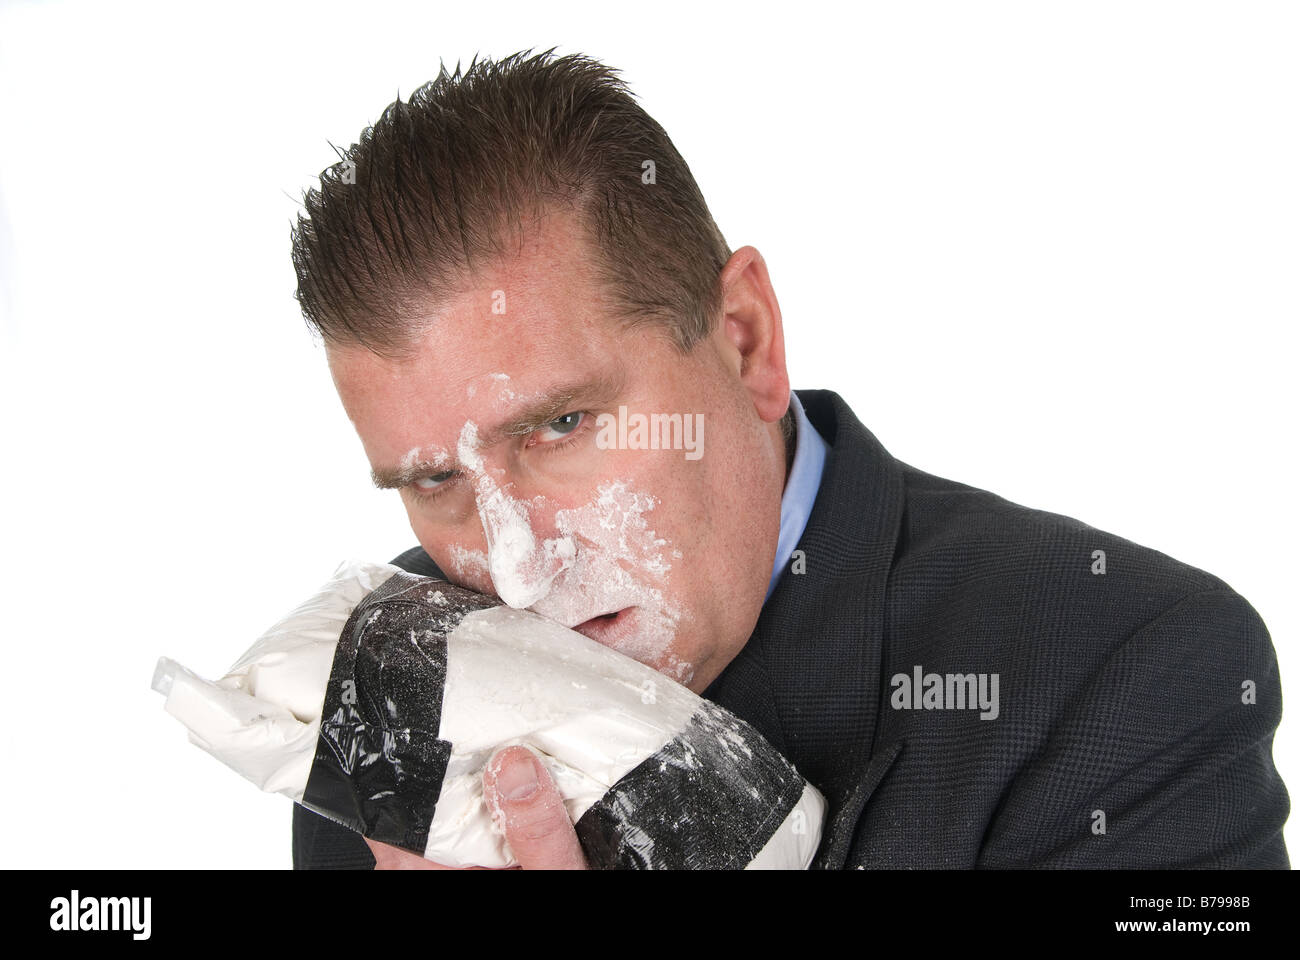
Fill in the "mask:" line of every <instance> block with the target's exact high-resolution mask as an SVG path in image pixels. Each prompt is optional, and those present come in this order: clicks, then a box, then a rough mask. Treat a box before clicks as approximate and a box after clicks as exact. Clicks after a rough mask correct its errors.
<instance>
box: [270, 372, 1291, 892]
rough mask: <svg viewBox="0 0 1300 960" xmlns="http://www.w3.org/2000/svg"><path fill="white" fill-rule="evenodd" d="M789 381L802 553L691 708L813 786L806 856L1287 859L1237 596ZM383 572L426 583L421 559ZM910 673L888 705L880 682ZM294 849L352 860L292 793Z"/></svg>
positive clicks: (1254, 863) (1282, 791) (1266, 677)
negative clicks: (906, 686)
mask: <svg viewBox="0 0 1300 960" xmlns="http://www.w3.org/2000/svg"><path fill="white" fill-rule="evenodd" d="M798 393H799V398H800V400H802V401H803V404H804V407H805V410H806V412H807V414H808V417H809V419H810V420H811V421H812V423H813V424H814V426H816V428H817V430H818V431H819V432H820V433H821V434H822V436H823V437H825V439H826V441H827V442H828V443H829V444H830V448H831V450H830V455H829V457H828V459H827V461H826V468H825V473H824V475H823V478H822V484H821V488H820V490H819V492H818V495H817V501H816V504H815V505H814V508H813V512H812V515H811V517H810V518H809V521H808V526H807V529H806V530H805V532H804V535H803V539H802V540H801V541H800V544H799V548H798V549H799V550H800V551H802V556H801V557H800V562H799V564H798V565H797V566H793V567H791V568H788V569H787V570H786V571H785V573H784V574H783V575H782V578H781V580H780V582H779V584H778V585H777V588H776V590H775V592H774V593H773V594H772V596H771V598H770V599H769V600H768V602H767V604H766V605H765V606H764V608H763V611H762V615H761V616H760V617H759V620H758V624H757V626H756V628H755V630H754V633H753V636H751V637H750V639H749V641H748V643H747V644H746V645H745V647H744V648H743V649H742V650H741V652H740V653H739V655H738V656H737V657H736V659H735V660H733V661H732V662H731V663H730V664H729V665H728V666H727V668H726V669H725V670H724V671H723V672H722V674H721V675H720V676H719V677H718V678H717V680H715V681H714V683H713V684H712V685H711V686H710V687H709V688H708V690H706V691H705V693H704V695H705V697H707V698H708V699H710V700H713V701H715V702H717V703H719V704H721V705H722V706H724V707H726V708H727V709H729V710H731V711H732V712H733V713H735V714H737V715H738V716H740V717H742V718H743V719H745V720H747V721H748V722H749V723H750V724H752V725H753V726H754V727H756V728H757V729H758V731H759V732H760V733H762V734H763V736H765V737H766V738H767V739H768V740H769V741H770V742H771V743H772V744H773V745H774V746H776V747H777V748H778V749H779V750H781V751H782V752H783V753H784V754H785V756H786V757H788V758H789V759H790V760H791V761H792V762H793V763H794V764H795V766H796V767H797V768H798V769H799V771H800V772H801V773H802V774H803V775H804V776H805V777H806V778H807V779H808V780H810V781H811V782H812V783H814V784H815V785H816V786H817V787H818V788H820V789H821V791H822V792H823V793H824V794H825V795H826V798H827V800H828V801H829V804H830V811H829V818H828V820H827V823H826V827H825V833H824V837H823V841H822V846H821V848H820V850H819V851H818V856H817V861H816V863H815V866H819V867H824V868H831V869H838V868H845V867H867V868H876V867H909V868H912V867H921V868H936V867H937V868H974V867H979V868H999V867H1067V868H1068V867H1121V868H1167V867H1177V868H1184V867H1275V868H1284V869H1285V868H1288V867H1289V862H1288V859H1287V852H1286V847H1285V845H1284V843H1283V839H1282V824H1283V823H1284V822H1285V821H1286V818H1287V814H1288V812H1289V809H1290V801H1289V798H1288V796H1287V792H1286V788H1285V787H1284V785H1283V783H1282V780H1281V778H1280V777H1279V776H1278V773H1277V770H1276V769H1275V767H1274V765H1273V759H1272V743H1273V734H1274V731H1275V730H1276V728H1277V724H1278V721H1279V719H1280V718H1281V713H1282V695H1281V686H1280V683H1279V678H1278V668H1277V659H1276V655H1275V654H1274V651H1273V646H1272V642H1271V640H1270V638H1269V635H1268V631H1267V630H1266V628H1265V626H1264V624H1263V622H1262V621H1261V619H1260V617H1259V615H1258V614H1257V613H1256V612H1255V610H1254V609H1253V608H1252V607H1251V606H1250V604H1249V603H1247V602H1246V601H1245V600H1244V599H1242V597H1240V596H1238V595H1237V593H1236V592H1234V591H1233V590H1232V588H1230V587H1229V586H1228V585H1227V584H1226V583H1224V582H1223V581H1222V580H1220V579H1218V578H1217V577H1215V576H1212V575H1211V574H1208V573H1205V572H1204V571H1201V570H1197V569H1195V568H1193V567H1190V566H1188V565H1186V564H1184V563H1180V562H1178V561H1177V560H1174V559H1172V558H1170V557H1168V556H1165V555H1164V554H1162V553H1159V552H1157V551H1155V550H1152V549H1149V548H1147V547H1142V546H1139V545H1138V544H1135V543H1131V542H1130V541H1128V540H1124V539H1122V538H1120V537H1117V536H1114V535H1112V534H1108V533H1104V532H1102V531H1101V530H1097V529H1094V528H1093V527H1090V526H1088V525H1086V524H1084V523H1080V522H1079V521H1077V520H1072V519H1070V518H1069V517H1064V516H1059V515H1056V514H1052V513H1046V512H1043V511H1040V510H1033V509H1030V508H1028V507H1023V506H1020V505H1018V504H1014V503H1011V502H1009V501H1007V500H1004V499H1002V498H1001V497H998V496H996V495H994V494H992V493H988V492H986V491H983V490H977V489H975V488H973V487H969V486H966V485H965V484H961V483H955V482H953V481H951V480H944V479H941V478H939V477H935V476H931V475H929V474H926V473H923V472H921V471H920V470H917V469H915V468H913V467H910V466H908V465H907V464H904V463H900V462H898V461H896V460H895V459H894V458H893V457H891V456H890V455H889V453H888V452H887V451H886V450H885V449H884V448H883V447H882V446H881V445H880V443H879V442H878V441H877V440H876V438H875V437H874V436H872V434H871V433H870V432H869V431H868V430H867V429H866V428H865V427H864V426H863V425H862V424H861V423H860V422H859V421H858V419H857V418H856V417H855V416H854V415H853V412H852V411H851V410H850V409H849V408H848V406H847V405H846V404H845V403H844V401H843V400H842V399H841V398H840V397H839V396H838V395H837V394H835V393H832V392H830V391H826V390H800V391H798ZM1095 551H1104V573H1103V572H1101V570H1102V569H1103V568H1102V567H1101V564H1100V560H1101V558H1100V557H1099V556H1098V555H1097V554H1096V553H1095ZM393 562H394V563H395V564H397V565H398V566H401V567H403V568H405V569H408V570H411V571H412V572H416V573H426V574H429V575H433V576H439V575H440V574H439V572H438V570H437V568H436V567H435V566H433V564H432V563H431V561H430V560H429V558H428V556H427V555H426V554H425V553H424V551H423V550H422V549H420V548H419V547H417V548H415V549H413V550H409V551H407V552H406V553H404V554H402V555H401V556H400V557H397V558H396V559H395V560H394V561H393ZM798 570H802V572H796V571H798ZM918 668H919V669H918ZM931 673H933V674H938V675H939V676H940V677H942V678H944V680H943V683H942V686H941V687H940V688H939V689H938V690H937V691H936V690H934V689H933V688H934V684H933V683H931V682H930V681H928V680H923V681H922V684H921V686H922V687H925V686H927V685H929V686H930V687H931V688H932V697H931V699H930V701H929V702H930V704H931V707H930V708H926V707H925V706H924V701H922V700H921V698H920V696H919V694H920V691H919V690H918V691H917V693H918V697H917V700H916V704H917V705H918V706H920V708H919V709H916V708H911V707H912V704H911V703H909V702H908V701H907V700H905V699H904V698H903V695H902V694H903V685H902V683H901V682H899V681H898V680H897V679H896V678H897V677H899V676H906V677H908V678H909V680H911V679H912V678H914V677H916V676H917V675H918V674H919V675H921V676H924V675H927V674H931ZM949 674H951V675H953V677H955V678H959V679H957V680H955V681H954V682H952V683H949V682H948V680H947V679H946V678H947V677H948V675H949ZM970 674H974V675H976V677H978V675H980V674H984V675H985V676H986V678H987V679H988V680H989V681H990V683H991V677H992V675H993V674H996V675H997V678H998V688H997V689H998V710H997V716H996V717H991V716H990V717H989V718H988V719H981V712H983V713H987V714H991V713H992V711H991V710H985V711H981V710H980V709H979V708H978V707H976V708H974V709H972V708H971V707H970V706H969V705H967V704H962V703H961V701H960V700H959V699H958V697H957V694H959V693H964V692H966V690H968V689H971V688H968V687H966V686H965V683H966V681H963V680H962V679H960V678H964V677H966V676H967V675H970ZM991 689H992V688H991V686H987V685H986V687H985V690H986V691H987V692H991ZM1252 689H1253V696H1252V695H1251V691H1252ZM1252 700H1253V702H1250V701H1252ZM293 853H294V866H295V868H319V867H353V868H369V867H372V866H373V862H374V861H373V859H372V858H371V856H370V853H369V851H368V850H367V848H366V846H365V844H364V843H363V842H362V841H361V839H360V836H359V835H357V834H355V833H352V832H351V831H349V830H346V829H344V828H342V827H339V826H337V825H335V824H333V823H332V822H330V821H328V820H325V819H324V818H322V817H319V816H317V815H316V814H313V813H311V812H309V811H307V810H305V809H304V808H302V807H300V806H298V805H296V804H295V805H294V832H293Z"/></svg>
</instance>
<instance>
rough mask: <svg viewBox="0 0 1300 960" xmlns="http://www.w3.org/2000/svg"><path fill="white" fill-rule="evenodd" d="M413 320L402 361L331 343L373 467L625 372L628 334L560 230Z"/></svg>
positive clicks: (336, 373) (341, 386) (572, 241)
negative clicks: (533, 400) (417, 330)
mask: <svg viewBox="0 0 1300 960" xmlns="http://www.w3.org/2000/svg"><path fill="white" fill-rule="evenodd" d="M416 323H417V324H419V325H421V326H424V327H425V332H424V333H423V334H422V335H421V338H420V341H419V342H418V344H417V348H416V350H415V351H414V352H413V355H412V356H411V357H410V358H409V359H405V360H403V361H400V362H397V361H391V360H386V359H384V358H382V357H379V356H376V355H375V354H373V353H371V352H370V351H368V350H366V349H364V348H361V347H353V346H330V347H329V348H328V349H327V356H328V359H329V365H330V372H331V374H332V375H333V377H334V382H335V386H336V387H337V388H338V391H339V396H340V398H341V399H342V401H343V405H344V407H345V409H346V410H347V413H348V416H349V417H350V418H351V420H352V422H353V424H354V426H355V427H356V428H357V432H358V434H359V435H360V436H361V440H362V443H363V445H364V446H365V447H366V452H367V455H368V456H369V457H370V460H371V463H372V464H380V463H387V462H390V461H392V460H394V459H395V458H400V457H402V456H404V455H405V454H406V453H407V452H408V451H410V450H411V449H412V448H414V447H423V446H426V445H441V446H444V447H449V448H450V449H453V450H454V448H455V443H456V439H457V437H458V435H459V433H460V430H461V428H462V427H463V426H464V424H465V423H466V422H467V421H474V422H475V423H476V424H480V425H483V426H489V425H491V424H492V423H493V422H494V421H496V420H500V419H504V418H507V417H508V415H509V413H510V412H511V409H512V408H513V407H514V406H516V405H519V404H522V403H524V402H526V401H527V400H528V399H529V398H530V397H533V396H536V395H538V394H542V393H545V392H547V391H549V390H552V389H554V388H555V387H556V386H558V385H561V384H571V383H576V382H580V381H582V380H583V379H586V378H594V377H601V376H605V377H608V376H609V374H610V373H611V372H613V371H616V370H618V369H620V368H621V367H622V365H623V363H624V362H625V359H624V357H623V353H624V352H625V351H624V345H625V341H626V340H627V338H628V333H626V332H624V331H623V330H622V329H621V325H620V324H618V322H617V321H616V320H614V319H612V317H611V310H610V306H609V303H608V300H607V299H606V297H605V296H604V294H603V292H602V291H601V290H600V289H598V286H597V284H596V283H595V282H594V281H593V279H592V273H591V270H590V265H589V263H588V262H587V261H586V259H585V256H584V252H583V248H582V245H581V243H580V242H578V241H577V239H576V238H574V237H572V236H566V234H565V232H564V231H563V230H552V231H550V232H548V233H543V234H541V235H539V236H538V237H535V238H534V239H533V240H531V241H530V242H529V243H528V244H526V245H525V246H524V247H523V248H522V249H521V251H520V253H519V255H518V256H516V257H513V258H511V259H510V260H508V261H504V262H501V263H498V264H494V265H492V266H491V267H488V268H485V269H484V270H482V271H480V272H479V273H477V274H475V275H473V276H472V277H470V278H469V279H468V280H467V281H466V282H464V283H463V284H462V285H461V287H460V289H459V291H458V292H457V294H456V295H455V296H453V297H452V298H450V299H449V300H447V301H446V302H444V303H441V304H439V305H438V306H437V307H436V308H435V309H434V310H432V311H431V312H430V314H429V315H428V316H427V317H423V318H420V319H419V320H418V321H416Z"/></svg>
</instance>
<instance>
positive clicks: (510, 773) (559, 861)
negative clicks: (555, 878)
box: [483, 746, 587, 870]
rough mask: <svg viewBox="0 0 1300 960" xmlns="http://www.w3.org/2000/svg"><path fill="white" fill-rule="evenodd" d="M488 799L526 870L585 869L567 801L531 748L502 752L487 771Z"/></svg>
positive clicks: (585, 861) (485, 774) (494, 757)
mask: <svg viewBox="0 0 1300 960" xmlns="http://www.w3.org/2000/svg"><path fill="white" fill-rule="evenodd" d="M483 796H484V798H485V799H486V800H487V803H488V809H489V810H491V811H492V816H493V819H494V820H497V821H498V822H500V823H501V824H502V826H503V827H504V828H505V832H506V842H507V843H509V844H510V849H511V850H512V851H513V852H514V855H515V859H517V860H518V861H519V865H520V866H521V867H523V868H524V869H525V870H585V869H587V860H586V857H585V856H583V853H582V846H581V844H579V843H578V834H577V832H576V831H575V830H574V829H573V822H572V821H571V820H570V819H569V812H568V811H567V810H566V809H565V808H564V799H563V798H562V797H561V796H560V791H559V790H558V789H556V786H555V783H554V782H553V781H552V780H551V777H550V774H548V773H547V772H546V768H545V767H543V766H542V763H541V761H540V760H538V759H537V758H536V757H534V756H533V753H532V751H531V750H529V749H528V748H527V747H522V746H512V747H506V748H505V749H504V750H499V751H497V753H496V754H495V755H494V756H493V757H492V759H491V760H490V761H489V762H488V765H487V768H486V769H485V770H484V771H483Z"/></svg>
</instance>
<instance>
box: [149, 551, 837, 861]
mask: <svg viewBox="0 0 1300 960" xmlns="http://www.w3.org/2000/svg"><path fill="white" fill-rule="evenodd" d="M153 687H154V689H155V690H157V691H159V692H160V693H163V694H164V695H166V697H167V703H166V709H167V711H168V712H169V713H171V714H172V715H173V716H175V717H177V719H179V720H180V721H181V722H182V723H184V724H185V726H186V727H188V728H189V730H190V739H191V741H192V742H194V743H195V744H197V745H198V746H200V747H201V748H203V749H204V750H206V751H208V752H209V753H211V754H212V755H213V756H215V757H217V758H218V759H220V760H222V761H223V762H224V763H226V764H227V765H228V766H230V767H231V768H232V769H234V770H236V771H237V772H238V773H240V774H241V775H243V776H244V777H246V778H247V779H249V780H251V781H252V782H253V783H255V784H257V786H258V787H259V788H261V789H262V790H266V791H268V792H275V793H282V794H285V795H286V796H288V797H290V798H291V799H293V800H294V801H296V802H298V803H302V804H303V805H304V806H306V807H308V808H309V809H312V810H314V811H316V812H317V813H320V814H322V815H324V816H327V817H329V818H330V819H333V820H336V821H337V822H339V823H342V824H344V825H345V826H347V827H349V828H350V829H353V830H356V831H358V832H360V833H362V834H363V835H364V836H367V837H370V838H372V839H375V840H380V841H382V842H385V843H390V844H393V845H395V846H399V847H403V848H405V849H407V850H411V851H414V852H416V853H419V854H421V855H422V856H425V857H427V858H428V859H430V860H434V861H436V862H438V863H442V864H446V865H448V866H488V867H503V866H513V865H515V862H516V861H515V860H514V857H513V856H512V854H511V852H510V850H509V847H508V845H507V844H506V842H505V837H504V835H503V834H502V832H501V831H500V829H499V828H498V827H497V826H495V825H494V824H493V822H492V818H491V815H490V813H489V811H488V808H487V805H486V803H485V801H484V798H483V783H482V775H483V769H484V767H485V766H486V764H487V762H488V760H489V759H490V757H491V756H492V754H494V753H495V752H496V751H497V750H499V749H500V748H502V747H504V746H508V745H510V744H514V743H520V744H524V745H525V746H527V747H529V748H530V749H531V750H532V751H533V753H534V754H535V755H536V756H537V757H538V758H539V759H540V760H541V761H542V763H543V765H544V766H545V767H546V769H547V771H548V772H549V773H550V775H551V777H552V779H553V780H554V781H555V783H556V786H557V787H558V789H559V791H560V793H561V795H562V796H563V797H564V801H565V806H566V808H567V810H568V812H569V815H570V817H571V818H572V819H573V821H574V825H575V829H576V830H577V833H578V838H579V841H580V843H581V844H582V847H583V850H584V852H585V854H586V856H587V860H588V863H589V865H590V866H592V867H593V868H617V867H621V868H706V869H726V868H742V867H744V868H756V867H768V868H792V869H802V868H806V867H807V866H808V865H809V864H810V863H811V861H812V859H813V856H814V855H815V853H816V850H817V846H818V843H819V841H820V838H821V828H822V821H823V818H824V816H825V801H824V799H823V798H822V796H821V794H820V793H819V792H818V791H817V790H816V788H814V787H813V786H812V785H811V784H808V783H806V782H805V781H804V779H803V777H802V776H800V775H799V773H798V772H797V771H796V770H795V769H794V767H793V766H792V765H791V764H790V763H789V762H788V761H787V760H786V759H785V758H784V757H783V756H781V754H780V753H779V752H778V751H776V750H775V748H773V747H772V746H771V745H770V744H768V743H767V742H766V741H765V740H764V739H763V738H762V737H761V736H760V735H759V734H758V733H757V731H755V730H754V729H753V728H752V727H750V726H749V725H748V724H746V723H745V722H744V721H742V720H740V719H738V718H736V717H734V716H733V715H731V714H730V713H728V712H727V711H726V710H724V709H722V708H721V707H719V706H717V705H716V704H713V703H711V702H709V701H707V700H704V699H702V698H701V697H699V696H697V695H696V694H694V693H692V692H691V691H690V690H688V689H687V688H685V687H683V686H681V685H680V684H678V683H676V682H674V681H672V680H670V679H669V678H667V677H665V676H663V675H661V674H659V673H657V672H656V671H655V670H653V669H651V668H650V667H647V666H645V665H643V664H641V663H638V662H637V661H635V660H632V659H630V658H629V657H625V656H623V655H622V654H619V653H616V652H614V651H612V650H610V649H608V648H607V647H604V646H603V645H601V644H599V643H596V642H595V641H593V640H590V639H588V638H587V637H584V636H583V635H581V634H579V633H577V632H575V631H573V630H569V629H567V628H566V627H564V626H562V625H560V624H558V623H555V622H554V621H551V620H547V619H545V618H543V617H540V616H538V615H536V614H533V613H530V612H528V611H525V610H515V609H512V608H509V607H506V606H503V605H501V604H500V602H499V601H497V600H495V599H494V598H491V597H487V596H483V595H482V594H478V593H474V592H472V591H469V590H464V589H462V588H459V587H456V586H454V585H452V584H449V583H446V582H445V581H441V580H434V579H431V578H428V577H421V576H416V575H414V574H410V573H406V572H405V571H402V570H401V569H399V568H397V567H395V566H392V565H390V564H373V563H365V562H359V561H349V562H347V563H344V564H342V565H341V566H340V567H339V568H338V570H336V571H335V573H334V575H333V577H332V578H331V579H330V580H329V581H328V582H327V583H325V584H324V585H323V586H322V587H321V589H320V590H319V591H317V592H316V593H315V594H314V595H313V596H312V597H311V598H310V599H308V601H307V602H305V603H303V604H301V605H300V606H299V607H297V608H296V609H295V610H294V611H292V612H291V613H290V614H289V615H288V616H287V617H285V618H284V619H282V620H281V621H280V622H279V623H277V624H276V625H275V626H274V627H272V628H271V629H270V630H269V631H267V632H266V633H265V634H264V635H263V636H262V637H261V638H259V639H258V641H257V642H256V643H255V644H254V645H253V646H252V648H250V649H249V650H248V652H247V653H245V654H244V655H243V656H242V657H241V658H240V659H239V660H238V661H237V662H236V663H235V665H234V666H233V667H232V668H231V670H230V671H229V672H228V673H227V674H226V676H224V677H222V678H221V679H220V680H218V681H216V682H215V683H210V682H208V681H205V680H203V679H202V678H200V677H197V676H196V675H194V674H193V673H192V672H190V671H189V670H187V669H185V668H184V667H182V666H181V665H179V664H177V663H175V662H174V661H171V660H168V659H166V658H162V659H160V660H159V662H158V667H157V669H156V671H155V674H154V681H153Z"/></svg>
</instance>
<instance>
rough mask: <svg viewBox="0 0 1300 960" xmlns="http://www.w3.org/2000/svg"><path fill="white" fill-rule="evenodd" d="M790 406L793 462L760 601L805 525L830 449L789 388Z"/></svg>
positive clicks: (769, 593)
mask: <svg viewBox="0 0 1300 960" xmlns="http://www.w3.org/2000/svg"><path fill="white" fill-rule="evenodd" d="M790 407H791V408H792V409H793V410H794V438H795V446H794V462H793V463H791V464H790V476H789V478H787V479H786V481H785V491H784V492H783V493H782V494H781V532H780V534H779V535H778V536H777V540H776V558H775V559H774V560H773V562H772V579H771V581H769V582H768V585H767V597H765V598H764V599H763V602H764V603H766V602H767V600H768V599H769V598H770V597H771V596H772V591H773V590H775V589H776V583H777V581H778V580H780V579H781V574H782V572H783V571H784V570H785V568H786V567H787V566H788V565H789V560H790V554H791V553H793V552H794V548H795V547H797V546H798V545H799V538H800V537H802V536H803V531H804V527H806V526H808V517H809V516H810V515H811V514H812V508H813V501H815V500H816V499H817V490H818V488H819V487H821V485H822V470H823V468H824V467H825V466H826V454H827V453H828V452H829V451H830V444H828V443H827V442H826V441H825V440H824V439H822V435H821V434H820V433H818V432H817V429H816V428H815V427H814V426H813V425H812V423H811V421H809V419H808V416H807V414H805V413H804V412H803V404H802V403H800V402H799V397H798V396H797V395H796V394H795V392H794V391H793V390H791V391H790Z"/></svg>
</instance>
